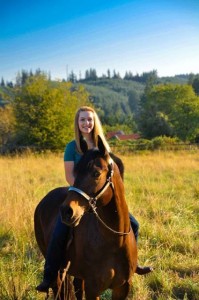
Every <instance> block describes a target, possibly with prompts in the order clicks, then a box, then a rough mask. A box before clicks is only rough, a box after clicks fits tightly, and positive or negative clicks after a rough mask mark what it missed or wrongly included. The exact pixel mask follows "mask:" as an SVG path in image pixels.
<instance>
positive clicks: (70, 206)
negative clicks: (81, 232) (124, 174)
mask: <svg viewBox="0 0 199 300" xmlns="http://www.w3.org/2000/svg"><path fill="white" fill-rule="evenodd" d="M85 150H86V149H85ZM112 176H113V160H112V158H111V157H110V155H109V153H108V152H107V151H106V149H105V147H104V145H103V143H102V141H101V139H100V138H99V140H98V148H96V149H92V150H87V151H86V152H85V153H84V155H83V156H82V158H81V160H80V162H79V163H78V164H77V166H76V167H75V178H76V179H75V183H74V186H73V187H69V190H68V195H67V197H66V200H65V201H64V203H63V204H62V206H61V208H60V211H61V217H62V222H63V223H66V224H67V225H70V226H77V225H78V224H79V222H80V220H81V217H82V216H83V215H84V213H85V212H88V211H89V210H95V209H96V208H97V207H100V206H105V205H107V204H108V203H109V201H110V200H111V198H112V195H113V187H112Z"/></svg>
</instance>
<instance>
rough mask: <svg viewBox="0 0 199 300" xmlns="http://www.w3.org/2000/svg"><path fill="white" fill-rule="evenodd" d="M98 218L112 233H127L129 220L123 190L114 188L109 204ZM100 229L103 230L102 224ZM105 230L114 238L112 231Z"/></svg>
mask: <svg viewBox="0 0 199 300" xmlns="http://www.w3.org/2000/svg"><path fill="white" fill-rule="evenodd" d="M100 217H101V219H102V220H103V221H104V222H105V223H106V225H107V226H108V227H110V228H111V229H113V230H114V231H117V232H122V233H126V232H129V229H130V219H129V212H128V207H127V204H126V201H125V197H124V192H123V189H118V188H117V187H116V186H115V188H114V194H113V197H112V199H111V201H110V202H109V204H108V205H107V206H105V207H103V208H102V210H101V211H100ZM101 227H102V228H103V224H101ZM105 230H106V233H108V234H109V235H110V236H114V235H113V232H112V230H108V229H107V228H106V229H105ZM118 236H119V235H118Z"/></svg>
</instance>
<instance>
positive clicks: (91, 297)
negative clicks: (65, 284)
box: [84, 280, 100, 300]
mask: <svg viewBox="0 0 199 300" xmlns="http://www.w3.org/2000/svg"><path fill="white" fill-rule="evenodd" d="M84 284H85V298H86V300H100V297H99V295H98V292H97V287H96V282H93V281H92V280H87V281H85V283H84Z"/></svg>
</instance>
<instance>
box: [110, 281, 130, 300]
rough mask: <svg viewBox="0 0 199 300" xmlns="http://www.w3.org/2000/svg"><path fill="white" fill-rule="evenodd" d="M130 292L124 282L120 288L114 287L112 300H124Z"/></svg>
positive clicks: (127, 284) (128, 286) (128, 285)
mask: <svg viewBox="0 0 199 300" xmlns="http://www.w3.org/2000/svg"><path fill="white" fill-rule="evenodd" d="M129 290H130V284H129V283H128V282H126V283H125V284H123V285H122V286H120V287H116V288H114V289H113V292H112V300H125V299H126V298H127V296H128V293H129Z"/></svg>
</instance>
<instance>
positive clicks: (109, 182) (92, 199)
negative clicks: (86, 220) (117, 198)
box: [68, 164, 131, 235]
mask: <svg viewBox="0 0 199 300" xmlns="http://www.w3.org/2000/svg"><path fill="white" fill-rule="evenodd" d="M109 167H110V175H109V177H108V178H107V179H106V183H105V184H104V187H103V188H102V190H101V191H100V192H98V193H97V194H96V196H95V197H91V196H89V195H88V194H86V193H85V192H83V191H82V190H80V189H78V188H76V187H73V186H70V187H69V189H68V191H69V192H70V191H73V192H76V193H78V194H79V195H81V196H83V197H84V198H85V199H86V200H87V201H88V204H89V206H90V207H91V209H92V212H93V213H94V214H95V216H96V217H97V219H98V220H99V221H100V222H101V223H102V225H104V227H106V228H107V229H109V230H110V231H111V232H113V233H114V234H119V235H127V234H129V233H130V232H131V227H130V229H129V231H128V232H120V231H116V230H114V229H112V228H110V227H109V226H108V225H107V224H106V223H105V222H104V221H103V220H102V219H101V218H100V216H99V215H98V213H97V205H96V204H97V200H98V199H99V198H100V197H101V196H102V195H103V194H104V192H105V191H106V190H107V189H108V187H109V186H111V188H112V189H113V191H114V184H113V182H112V177H113V173H114V172H113V168H112V164H111V166H110V165H109Z"/></svg>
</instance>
